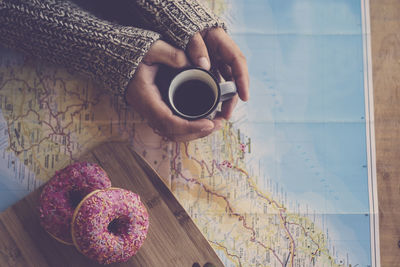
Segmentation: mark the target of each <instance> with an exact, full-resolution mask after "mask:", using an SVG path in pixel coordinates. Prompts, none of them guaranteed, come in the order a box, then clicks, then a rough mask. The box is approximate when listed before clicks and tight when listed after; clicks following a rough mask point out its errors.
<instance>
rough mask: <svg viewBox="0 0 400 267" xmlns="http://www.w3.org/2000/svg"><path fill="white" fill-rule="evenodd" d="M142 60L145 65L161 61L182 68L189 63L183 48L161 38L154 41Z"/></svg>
mask: <svg viewBox="0 0 400 267" xmlns="http://www.w3.org/2000/svg"><path fill="white" fill-rule="evenodd" d="M143 62H144V63H145V64H147V65H152V64H154V63H162V64H165V65H168V66H170V67H174V68H183V67H186V66H188V65H189V64H190V62H189V59H188V58H187V57H186V55H185V52H184V51H183V50H181V49H178V48H175V47H173V46H172V45H170V44H168V43H166V42H164V41H162V40H158V41H156V42H155V43H154V44H153V45H152V46H151V48H150V50H149V51H148V52H147V54H146V56H145V57H144V58H143Z"/></svg>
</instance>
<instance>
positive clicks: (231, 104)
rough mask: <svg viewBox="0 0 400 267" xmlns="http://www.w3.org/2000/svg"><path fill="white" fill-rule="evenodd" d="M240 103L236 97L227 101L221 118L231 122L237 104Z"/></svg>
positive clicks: (223, 105) (222, 108)
mask: <svg viewBox="0 0 400 267" xmlns="http://www.w3.org/2000/svg"><path fill="white" fill-rule="evenodd" d="M238 101H239V97H238V96H237V95H235V96H234V97H232V98H231V99H229V100H228V101H225V102H224V103H223V104H222V107H221V112H220V113H219V114H218V115H219V116H220V117H222V118H224V119H225V120H229V119H230V117H231V116H232V112H233V110H234V109H235V106H236V104H237V102H238Z"/></svg>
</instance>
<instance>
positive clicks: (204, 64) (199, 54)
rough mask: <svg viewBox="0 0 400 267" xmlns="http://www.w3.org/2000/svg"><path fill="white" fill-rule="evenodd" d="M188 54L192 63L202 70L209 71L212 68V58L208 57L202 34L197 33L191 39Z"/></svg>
mask: <svg viewBox="0 0 400 267" xmlns="http://www.w3.org/2000/svg"><path fill="white" fill-rule="evenodd" d="M186 52H187V53H188V55H189V58H190V60H191V62H192V63H193V64H194V65H195V66H198V67H200V68H203V69H205V70H209V69H210V67H211V64H210V58H209V56H208V51H207V46H206V44H205V43H204V40H203V37H202V36H201V35H200V33H196V34H195V35H193V37H192V38H191V39H190V41H189V43H188V45H187V47H186Z"/></svg>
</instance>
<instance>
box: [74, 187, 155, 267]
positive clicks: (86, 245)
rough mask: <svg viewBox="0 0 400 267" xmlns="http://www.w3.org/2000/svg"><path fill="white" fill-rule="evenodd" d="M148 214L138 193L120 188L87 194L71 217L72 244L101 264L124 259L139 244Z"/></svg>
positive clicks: (140, 244) (141, 240) (123, 260)
mask: <svg viewBox="0 0 400 267" xmlns="http://www.w3.org/2000/svg"><path fill="white" fill-rule="evenodd" d="M148 228H149V215H148V213H147V210H146V208H145V206H144V205H143V203H142V202H141V201H140V198H139V196H138V195H137V194H135V193H133V192H131V191H128V190H125V189H120V188H109V189H104V190H97V191H95V192H92V193H90V194H89V195H87V196H86V197H85V198H84V199H83V200H82V201H81V203H79V206H78V207H77V208H76V210H75V213H74V216H73V219H72V229H71V230H72V240H73V242H74V245H75V247H76V248H77V249H78V250H79V251H80V252H82V254H84V255H86V256H87V257H89V258H90V259H93V260H95V261H97V262H99V263H101V264H110V263H114V262H125V261H127V260H128V259H129V258H130V257H131V256H133V255H135V254H136V252H137V251H138V250H139V248H140V247H141V246H142V244H143V242H144V240H145V238H146V235H147V230H148Z"/></svg>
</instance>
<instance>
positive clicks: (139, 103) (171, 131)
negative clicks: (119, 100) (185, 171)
mask: <svg viewBox="0 0 400 267" xmlns="http://www.w3.org/2000/svg"><path fill="white" fill-rule="evenodd" d="M159 63H162V64H165V65H168V66H170V67H174V68H183V67H185V66H188V65H189V60H188V58H187V57H186V55H185V53H184V52H183V51H182V50H180V49H177V48H175V47H173V46H171V45H169V44H168V43H166V42H164V41H161V40H159V41H156V42H155V43H154V44H153V45H152V47H151V48H150V50H149V52H148V53H147V54H146V56H145V57H144V59H143V60H142V62H141V63H140V65H139V66H138V68H137V69H136V72H135V75H134V77H133V79H132V80H131V81H130V83H129V85H128V88H127V92H126V100H127V102H128V103H129V104H131V105H132V106H133V109H134V110H136V111H137V112H139V113H140V114H141V115H142V116H143V117H144V118H146V119H147V121H148V123H149V125H150V126H151V127H152V128H153V129H154V130H155V132H157V133H158V134H160V135H161V136H164V137H167V138H168V139H170V140H172V141H189V140H193V139H197V138H201V137H204V136H207V135H209V134H210V133H212V132H213V131H214V130H216V129H218V128H219V127H220V123H219V122H218V121H217V122H215V123H214V122H213V121H210V120H208V119H200V120H196V121H188V120H184V119H181V118H180V117H178V116H175V115H174V114H173V113H172V111H171V110H170V109H169V107H168V106H167V104H166V103H165V102H164V101H163V100H162V97H161V94H160V92H159V90H158V88H157V86H156V84H155V77H156V74H157V71H158V67H159V66H158V64H159Z"/></svg>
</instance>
